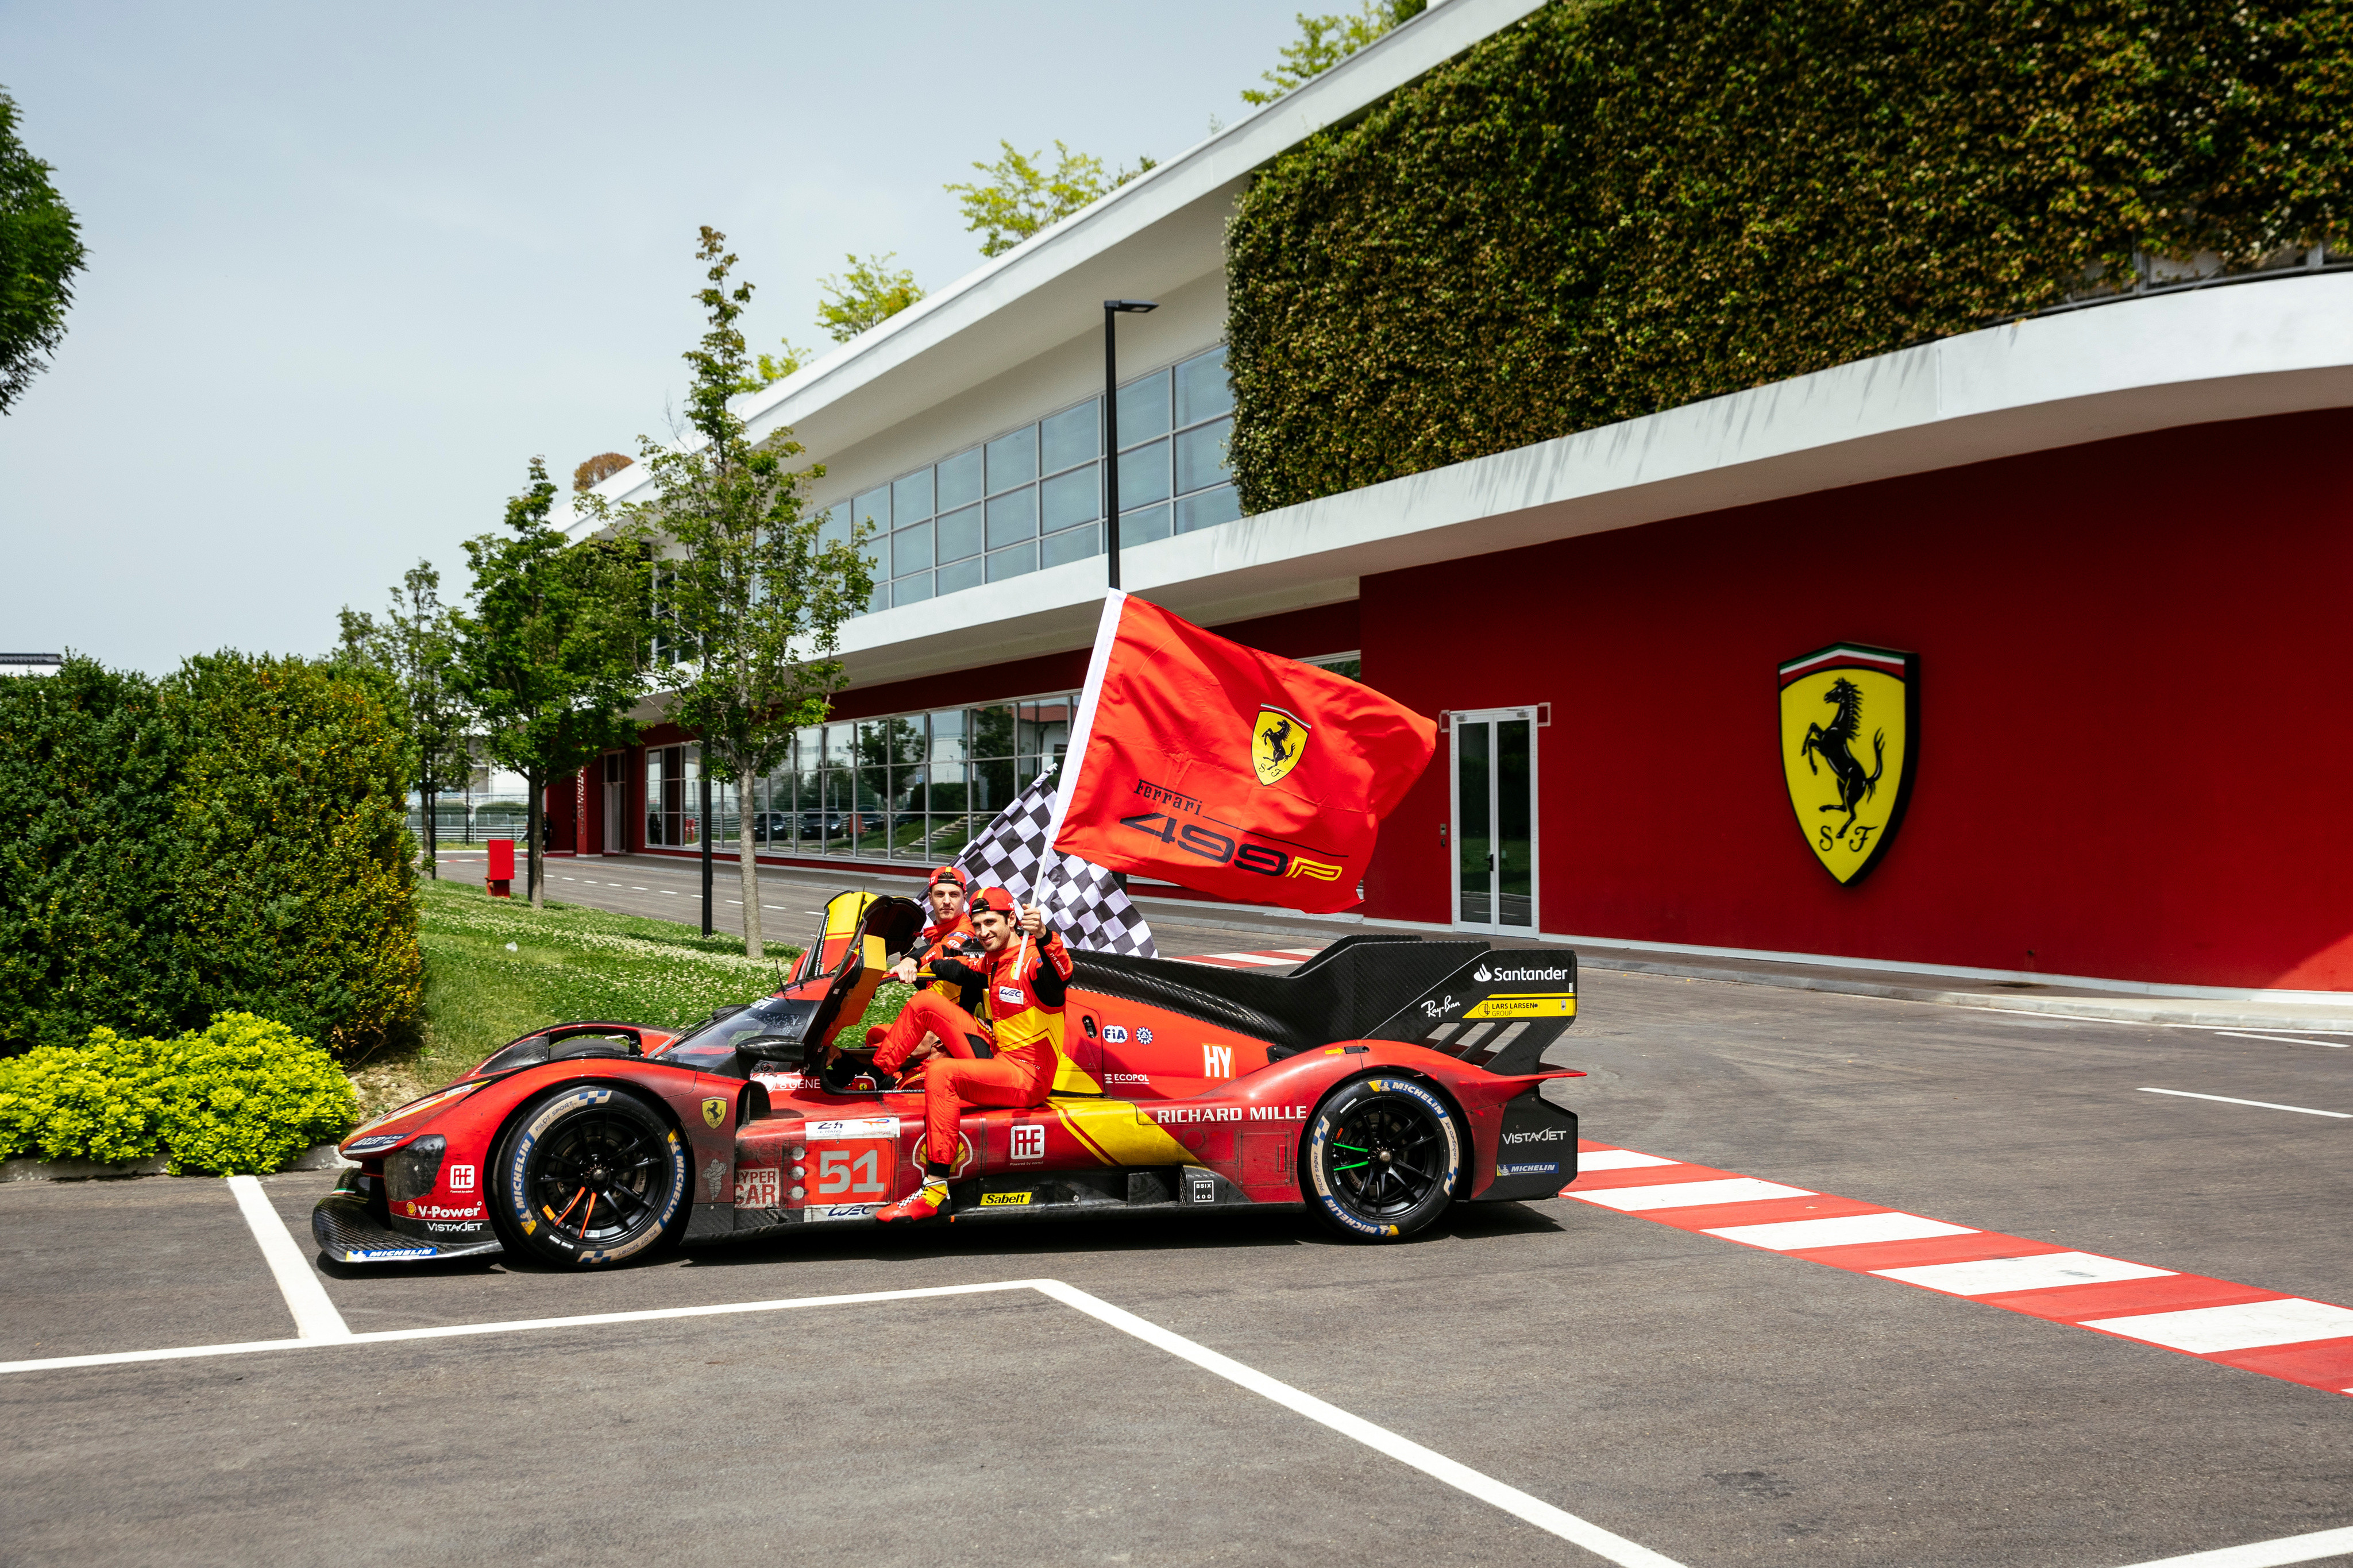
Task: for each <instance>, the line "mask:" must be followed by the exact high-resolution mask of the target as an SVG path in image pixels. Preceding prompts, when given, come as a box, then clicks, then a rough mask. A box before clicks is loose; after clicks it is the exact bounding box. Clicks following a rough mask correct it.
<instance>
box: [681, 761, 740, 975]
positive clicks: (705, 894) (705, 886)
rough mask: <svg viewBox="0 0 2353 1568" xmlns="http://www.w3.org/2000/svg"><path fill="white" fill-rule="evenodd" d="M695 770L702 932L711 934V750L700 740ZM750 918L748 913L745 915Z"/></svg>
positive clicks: (706, 934) (707, 934)
mask: <svg viewBox="0 0 2353 1568" xmlns="http://www.w3.org/2000/svg"><path fill="white" fill-rule="evenodd" d="M694 772H695V777H696V782H697V784H698V787H699V793H700V795H701V797H702V798H701V799H699V800H697V801H696V802H695V805H696V806H697V807H698V808H699V815H700V816H701V817H702V826H701V827H700V828H699V829H698V830H697V833H696V837H699V838H701V839H702V934H703V935H705V936H709V935H710V934H711V752H709V751H708V750H707V749H706V748H705V747H703V746H702V744H701V743H700V742H698V743H697V744H696V746H695V748H694ZM744 918H745V919H747V920H748V919H750V918H751V917H749V916H748V915H747V916H745V917H744Z"/></svg>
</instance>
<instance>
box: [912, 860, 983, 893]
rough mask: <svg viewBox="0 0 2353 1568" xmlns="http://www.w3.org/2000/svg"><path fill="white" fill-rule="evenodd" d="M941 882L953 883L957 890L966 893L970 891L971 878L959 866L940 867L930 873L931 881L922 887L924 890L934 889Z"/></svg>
mask: <svg viewBox="0 0 2353 1568" xmlns="http://www.w3.org/2000/svg"><path fill="white" fill-rule="evenodd" d="M942 882H954V883H955V885H956V886H957V887H958V888H959V889H964V890H965V891H967V892H968V891H970V890H971V889H972V878H971V877H970V876H968V875H967V874H966V873H965V868H963V867H961V866H943V867H941V868H939V869H938V870H936V871H934V872H933V873H932V879H931V880H930V881H928V882H926V883H924V884H923V886H924V887H926V888H936V887H938V886H939V885H940V884H941V883H942Z"/></svg>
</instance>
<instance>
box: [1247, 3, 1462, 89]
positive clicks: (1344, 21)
mask: <svg viewBox="0 0 2353 1568" xmlns="http://www.w3.org/2000/svg"><path fill="white" fill-rule="evenodd" d="M1427 4H1428V0H1364V4H1363V5H1361V6H1360V7H1359V8H1358V9H1357V10H1356V12H1355V13H1354V14H1353V15H1350V16H1309V15H1307V14H1306V13H1305V12H1304V11H1301V12H1296V13H1294V14H1293V16H1294V19H1295V20H1297V22H1298V23H1299V37H1298V39H1297V40H1296V41H1295V42H1293V43H1288V44H1285V45H1283V46H1282V64H1281V65H1279V66H1277V67H1276V68H1274V69H1272V70H1271V71H1261V72H1260V73H1259V79H1260V80H1261V81H1264V82H1267V83H1269V84H1270V85H1269V86H1267V87H1262V88H1259V87H1246V88H1244V89H1242V100H1243V101H1244V102H1245V103H1259V104H1264V103H1272V102H1273V101H1274V100H1276V99H1278V98H1281V97H1282V95H1283V94H1284V93H1286V92H1289V91H1291V90H1292V89H1293V88H1296V87H1298V86H1300V85H1302V84H1303V83H1304V82H1306V81H1307V80H1308V79H1310V78H1313V77H1318V76H1321V75H1323V74H1324V72H1325V71H1327V70H1330V69H1331V68H1333V67H1334V66H1336V65H1338V64H1339V63H1340V62H1341V61H1342V60H1345V59H1346V58H1348V57H1349V56H1350V55H1353V54H1355V53H1356V51H1357V50H1358V49H1361V48H1363V47H1365V46H1366V44H1369V43H1371V42H1372V41H1373V40H1374V39H1375V38H1377V37H1380V36H1381V35H1382V34H1383V33H1386V32H1388V30H1389V29H1390V28H1391V27H1394V26H1397V25H1398V23H1400V22H1403V21H1406V20H1409V18H1411V17H1415V16H1420V15H1421V13H1422V11H1423V9H1424V7H1425V6H1426V5H1427Z"/></svg>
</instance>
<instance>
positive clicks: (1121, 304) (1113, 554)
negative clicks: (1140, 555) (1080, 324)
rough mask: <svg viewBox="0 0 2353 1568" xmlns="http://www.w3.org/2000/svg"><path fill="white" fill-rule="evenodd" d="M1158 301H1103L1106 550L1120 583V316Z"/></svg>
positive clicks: (1133, 313)
mask: <svg viewBox="0 0 2353 1568" xmlns="http://www.w3.org/2000/svg"><path fill="white" fill-rule="evenodd" d="M1158 309H1160V301H1159V300H1104V301H1103V528H1104V532H1103V553H1104V554H1105V555H1107V556H1109V557H1110V559H1111V585H1112V586H1113V587H1114V588H1116V587H1118V586H1119V327H1118V323H1119V319H1120V317H1122V316H1140V315H1142V314H1144V313H1145V311H1146V310H1158Z"/></svg>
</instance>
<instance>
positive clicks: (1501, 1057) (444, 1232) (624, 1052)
mask: <svg viewBox="0 0 2353 1568" xmlns="http://www.w3.org/2000/svg"><path fill="white" fill-rule="evenodd" d="M922 924H923V912H922V910H921V909H920V908H919V907H918V906H917V905H916V904H915V903H913V901H912V900H907V899H902V898H896V897H877V896H874V895H871V894H865V893H843V894H840V895H839V896H837V897H836V898H835V899H833V900H831V901H830V902H829V903H828V906H827V910H826V921H825V927H824V930H823V931H822V933H821V934H820V937H819V940H818V942H816V943H815V944H814V945H812V946H811V947H810V948H809V949H808V950H807V952H805V953H804V954H803V955H802V957H801V960H800V963H799V964H798V965H797V968H796V969H795V971H794V972H793V974H792V976H791V978H790V980H789V981H788V982H787V984H786V986H785V988H784V989H783V990H781V991H779V992H777V993H776V994H774V995H772V996H768V997H765V998H763V999H761V1000H760V1001H757V1002H754V1003H752V1004H751V1005H747V1006H744V1007H735V1008H726V1009H723V1010H722V1011H720V1012H719V1013H716V1014H714V1015H712V1016H711V1017H709V1018H707V1019H705V1020H704V1021H703V1022H702V1023H701V1024H700V1025H697V1026H694V1027H692V1028H690V1029H688V1030H686V1031H685V1032H684V1033H682V1034H672V1033H670V1032H668V1031H664V1030H660V1029H653V1028H648V1027H645V1026H640V1025H635V1024H620V1023H609V1022H583V1023H573V1024H565V1025H562V1026H557V1027H554V1028H548V1029H543V1030H540V1031H538V1032H537V1033H535V1034H532V1035H528V1036H525V1037H523V1038H522V1039H519V1040H516V1041H514V1042H512V1044H510V1045H507V1046H505V1047H501V1049H500V1050H498V1051H497V1052H495V1053H493V1054H492V1055H491V1058H489V1059H488V1060H486V1061H484V1062H483V1063H482V1064H481V1065H480V1067H478V1068H475V1069H474V1070H473V1071H472V1072H470V1073H468V1074H467V1075H466V1076H465V1077H464V1078H462V1079H459V1080H458V1081H457V1082H456V1083H453V1084H451V1085H449V1086H448V1088H446V1089H439V1090H437V1091H436V1092H434V1093H432V1094H428V1095H427V1096H425V1097H424V1098H423V1099H422V1100H415V1101H412V1102H411V1103H409V1104H407V1105H404V1106H402V1107H401V1108H400V1109H398V1110H395V1111H393V1112H391V1113H390V1114H388V1115H385V1116H383V1117H379V1118H378V1119H376V1120H375V1121H372V1122H370V1123H369V1124H368V1125H366V1126H364V1127H363V1128H361V1129H360V1130H359V1131H356V1132H354V1133H353V1134H352V1135H351V1136H350V1137H349V1138H347V1139H345V1140H344V1141H343V1154H344V1156H345V1158H346V1159H348V1160H351V1161H353V1162H356V1168H355V1169H349V1170H346V1171H345V1172H344V1173H343V1179H342V1181H341V1183H340V1184H338V1186H337V1187H336V1189H335V1191H333V1192H332V1193H331V1194H328V1195H327V1196H326V1197H325V1198H323V1199H322V1200H321V1201H320V1203H319V1205H318V1207H317V1209H316V1210H315V1211H314V1213H313V1214H312V1215H311V1229H312V1231H313V1233H314V1234H315V1235H316V1236H317V1237H318V1241H319V1246H320V1247H321V1248H322V1250H323V1251H324V1252H325V1254H326V1255H327V1256H328V1257H329V1258H335V1259H337V1260H339V1261H342V1262H345V1263H362V1264H365V1263H388V1262H396V1261H404V1260H411V1259H428V1258H465V1257H470V1256H474V1255H478V1254H488V1253H495V1252H499V1251H501V1250H508V1251H512V1252H517V1253H523V1254H529V1255H532V1256H534V1257H537V1258H542V1259H545V1260H547V1261H550V1262H554V1263H558V1264H564V1265H568V1266H575V1267H596V1266H600V1265H606V1264H614V1263H619V1262H621V1261H623V1260H625V1259H628V1258H639V1257H643V1256H646V1255H647V1254H649V1253H650V1252H652V1251H654V1250H655V1249H657V1248H659V1247H662V1246H664V1245H665V1244H668V1243H670V1242H673V1241H681V1240H682V1241H686V1242H696V1241H702V1240H707V1239H710V1238H712V1237H743V1236H753V1235H766V1234H777V1233H783V1232H788V1231H791V1230H793V1229H796V1228H797V1227H799V1226H811V1225H827V1226H838V1225H848V1226H857V1225H871V1224H872V1223H873V1215H874V1212H875V1210H876V1209H878V1208H880V1207H881V1206H882V1205H885V1204H888V1203H890V1202H892V1201H893V1200H895V1199H897V1198H899V1197H902V1196H903V1195H905V1194H908V1193H910V1192H912V1191H913V1190H914V1187H915V1185H916V1184H917V1183H918V1182H920V1181H921V1180H922V1176H923V1153H922V1151H921V1150H920V1148H919V1147H918V1143H919V1141H920V1140H921V1138H922V1136H923V1093H922V1089H921V1088H920V1085H919V1084H918V1085H915V1086H911V1087H910V1088H907V1089H899V1088H895V1087H892V1085H890V1084H889V1083H888V1082H887V1081H883V1080H882V1078H881V1075H879V1074H877V1072H876V1071H875V1069H874V1068H873V1065H872V1058H871V1053H870V1052H868V1051H867V1050H866V1049H865V1048H864V1045H863V1041H864V1031H863V1030H862V1029H860V1028H858V1027H856V1026H857V1025H858V1024H859V1023H860V1021H861V1020H862V1019H863V1017H864V1016H865V1013H866V1011H867V1007H868V1005H869V1003H870V1002H871V1000H872V998H873V996H874V994H875V992H876V990H877V988H878V987H879V986H880V985H881V984H882V983H883V981H884V980H886V979H887V978H888V972H889V968H890V965H891V964H892V963H893V962H895V960H896V958H897V957H898V955H899V954H901V953H903V952H906V951H908V949H909V948H910V947H911V946H912V945H913V943H914V942H915V940H916V934H917V932H918V931H920V930H921V929H922ZM1071 959H1072V962H1073V963H1075V965H1076V967H1077V973H1076V975H1075V976H1074V978H1073V980H1072V982H1071V990H1070V1003H1069V1006H1068V1010H1067V1012H1066V1014H1065V1029H1064V1049H1065V1055H1066V1058H1067V1059H1066V1060H1065V1061H1064V1062H1063V1063H1062V1065H1061V1072H1060V1077H1059V1078H1058V1079H1057V1081H1056V1085H1055V1091H1054V1094H1053V1096H1052V1098H1051V1099H1050V1100H1048V1101H1047V1102H1046V1103H1045V1104H1043V1105H1038V1106H1031V1107H1028V1108H1025V1109H1021V1110H968V1111H967V1112H965V1116H964V1119H963V1125H962V1131H961V1135H960V1137H959V1139H958V1146H957V1150H956V1160H955V1170H954V1173H953V1175H952V1176H951V1178H950V1194H951V1210H950V1213H951V1215H952V1218H953V1220H954V1221H955V1223H958V1224H968V1223H977V1222H988V1221H998V1220H1005V1221H1011V1220H1027V1219H1036V1218H1043V1217H1047V1216H1050V1215H1104V1214H1114V1213H1116V1214H1140V1213H1147V1212H1161V1211H1169V1210H1183V1209H1201V1210H1206V1209H1216V1208H1228V1209H1231V1208H1240V1207H1268V1206H1283V1205H1289V1206H1296V1205H1305V1206H1306V1207H1307V1209H1308V1210H1309V1211H1310V1212H1311V1213H1313V1214H1314V1215H1315V1216H1316V1217H1317V1218H1318V1219H1320V1220H1322V1221H1323V1222H1324V1224H1326V1225H1328V1226H1331V1227H1332V1228H1333V1229H1334V1230H1335V1231H1337V1232H1339V1233H1340V1234H1341V1235H1343V1236H1346V1237H1357V1238H1360V1239H1363V1240H1366V1241H1383V1240H1390V1239H1394V1238H1396V1237H1404V1236H1410V1235H1411V1234H1413V1233H1414V1232H1415V1231H1418V1230H1419V1229H1421V1228H1422V1227H1423V1226H1427V1225H1429V1224H1430V1222H1431V1221H1432V1220H1434V1219H1436V1218H1437V1217H1438V1216H1439V1215H1440V1214H1442V1213H1444V1212H1445V1210H1446V1207H1447V1205H1450V1204H1453V1203H1460V1202H1469V1203H1488V1202H1499V1201H1505V1200H1511V1199H1528V1198H1544V1197H1550V1196H1552V1195H1553V1194H1555V1193H1556V1192H1558V1191H1559V1190H1560V1188H1561V1187H1562V1186H1563V1185H1565V1184H1567V1183H1568V1182H1570V1181H1572V1180H1574V1179H1575V1177H1576V1175H1577V1118H1576V1116H1575V1115H1574V1114H1573V1113H1571V1112H1570V1111H1568V1110H1564V1109H1562V1108H1561V1107H1560V1106H1558V1105H1556V1104H1554V1103H1553V1102H1552V1101H1550V1100H1546V1099H1545V1098H1544V1096H1543V1094H1542V1093H1541V1092H1540V1086H1541V1085H1542V1084H1543V1083H1544V1082H1545V1081H1546V1079H1557V1078H1577V1077H1581V1076H1583V1075H1582V1074H1579V1073H1574V1072H1568V1071H1564V1070H1559V1069H1552V1070H1547V1069H1546V1068H1542V1067H1541V1066H1540V1065H1539V1063H1540V1059H1541V1058H1542V1057H1543V1054H1544V1051H1545V1048H1546V1047H1547V1046H1549V1045H1551V1044H1552V1043H1553V1041H1555V1040H1556V1039H1557V1038H1558V1037H1560V1034H1561V1032H1562V1031H1563V1030H1564V1029H1566V1028H1567V1026H1568V1025H1569V1024H1570V1022H1571V1021H1573V1020H1574V1019H1575V1017H1576V1016H1577V960H1576V957H1575V955H1574V954H1572V953H1569V952H1566V951H1563V952H1525V951H1518V952H1494V951H1491V950H1490V949H1489V947H1488V945H1487V944H1486V943H1485V942H1476V941H1423V940H1420V939H1417V938H1413V937H1391V936H1385V935H1378V936H1377V935H1360V936H1352V937H1349V938H1346V939H1345V940H1344V941H1341V942H1335V943H1334V944H1333V945H1332V946H1330V947H1327V948H1325V949H1324V951H1323V952H1319V953H1317V954H1316V955H1315V956H1314V958H1312V959H1310V960H1308V961H1307V962H1306V963H1303V964H1301V965H1300V966H1299V968H1298V969H1296V970H1295V971H1293V973H1289V974H1287V975H1279V976H1278V975H1269V974H1263V973H1248V972H1243V971H1232V970H1225V969H1216V968H1211V967H1208V966H1207V965H1202V964H1196V963H1185V962H1182V961H1180V960H1165V959H1143V958H1130V957H1123V956H1117V955H1113V954H1108V953H1100V952H1072V954H1071ZM828 1047H842V1048H841V1049H840V1050H839V1055H838V1057H837V1056H835V1055H834V1054H833V1053H832V1052H831V1051H829V1050H828ZM829 1058H830V1059H829ZM923 1223H926V1224H931V1225H936V1224H938V1223H939V1222H938V1221H936V1220H934V1221H927V1222H923Z"/></svg>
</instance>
